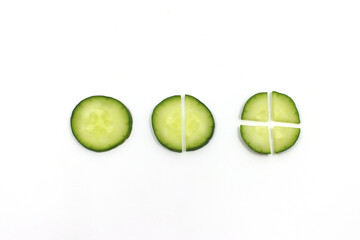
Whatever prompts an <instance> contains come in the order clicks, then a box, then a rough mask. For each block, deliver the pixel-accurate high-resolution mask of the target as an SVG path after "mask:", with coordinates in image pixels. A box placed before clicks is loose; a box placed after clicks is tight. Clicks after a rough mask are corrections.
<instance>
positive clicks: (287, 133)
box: [273, 126, 300, 153]
mask: <svg viewBox="0 0 360 240" xmlns="http://www.w3.org/2000/svg"><path fill="white" fill-rule="evenodd" d="M299 135H300V128H292V127H279V126H276V127H274V128H273V139H274V151H275V153H279V152H283V151H285V150H287V149H289V148H290V147H292V146H293V145H294V144H295V143H296V141H297V139H298V138H299Z"/></svg>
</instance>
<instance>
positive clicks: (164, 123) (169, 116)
mask: <svg viewBox="0 0 360 240" xmlns="http://www.w3.org/2000/svg"><path fill="white" fill-rule="evenodd" d="M181 118H182V116H181V96H180V95H175V96H172V97H168V98H166V99H164V100H163V101H161V102H160V103H159V104H158V105H156V107H155V108H154V110H153V113H152V127H153V131H154V134H155V136H156V138H157V139H158V141H159V142H160V143H161V144H162V145H163V146H164V147H166V148H168V149H169V150H172V151H175V152H181V151H182V120H181Z"/></svg>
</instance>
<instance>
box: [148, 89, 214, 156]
mask: <svg viewBox="0 0 360 240" xmlns="http://www.w3.org/2000/svg"><path fill="white" fill-rule="evenodd" d="M151 119H152V127H153V131H154V134H155V137H156V138H157V140H158V141H159V142H160V144H162V145H163V146H164V147H166V148H167V149H169V150H171V151H175V152H182V150H183V149H185V150H186V151H194V150H197V149H199V148H201V147H203V146H205V145H206V144H207V143H208V142H209V141H210V139H211V138H212V136H213V133H214V128H215V121H214V117H213V115H212V113H211V112H210V110H209V109H208V108H207V107H206V106H205V104H203V103H202V102H200V101H199V100H198V99H197V98H195V97H193V96H190V95H185V97H184V101H181V96H180V95H175V96H172V97H168V98H166V99H164V100H163V101H161V102H160V103H159V104H158V105H156V107H155V108H154V110H153V113H152V117H151ZM184 133H185V134H184Z"/></svg>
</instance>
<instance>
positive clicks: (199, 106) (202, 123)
mask: <svg viewBox="0 0 360 240" xmlns="http://www.w3.org/2000/svg"><path fill="white" fill-rule="evenodd" d="M185 129H186V130H185V132H186V138H185V141H186V151H194V150H197V149H199V148H201V147H203V146H205V145H206V144H207V143H208V142H209V141H210V139H211V138H212V136H213V134H214V129H215V121H214V117H213V115H212V114H211V112H210V110H209V109H208V108H207V107H206V106H205V104H203V103H202V102H200V101H199V100H198V99H197V98H195V97H193V96H190V95H185Z"/></svg>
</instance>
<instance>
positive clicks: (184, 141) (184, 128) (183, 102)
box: [181, 95, 186, 152]
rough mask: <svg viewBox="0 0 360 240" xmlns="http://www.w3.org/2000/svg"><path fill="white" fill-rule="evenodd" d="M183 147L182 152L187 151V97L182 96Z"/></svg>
mask: <svg viewBox="0 0 360 240" xmlns="http://www.w3.org/2000/svg"><path fill="white" fill-rule="evenodd" d="M181 145H182V151H183V152H184V151H186V119H185V95H181Z"/></svg>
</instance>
